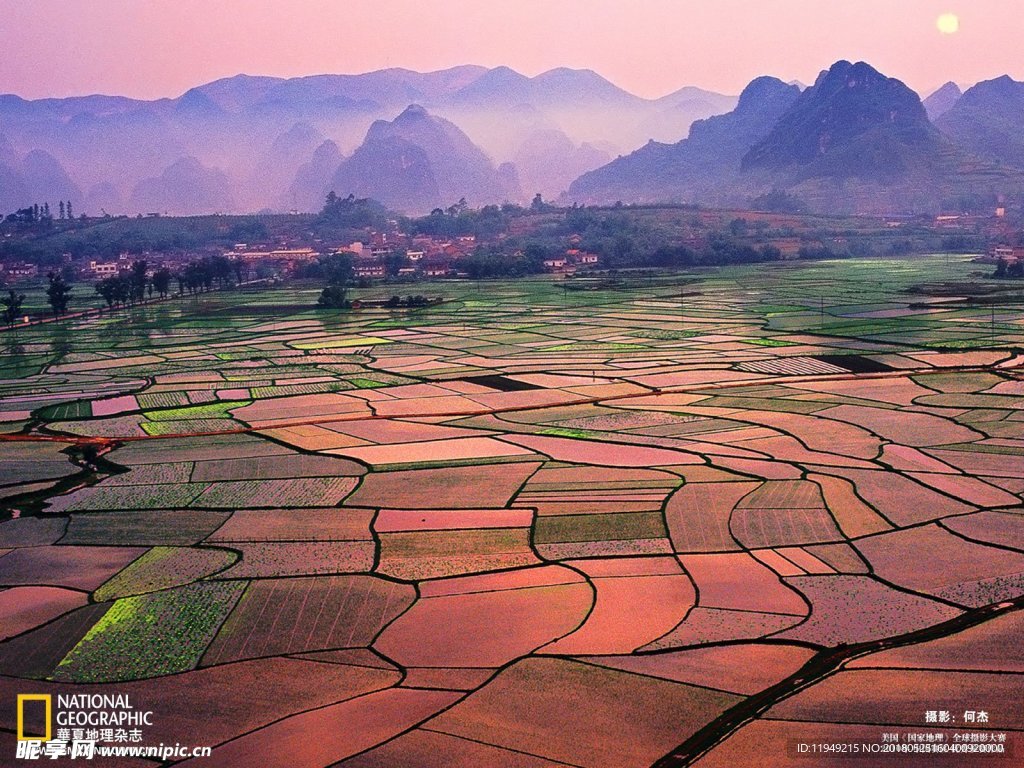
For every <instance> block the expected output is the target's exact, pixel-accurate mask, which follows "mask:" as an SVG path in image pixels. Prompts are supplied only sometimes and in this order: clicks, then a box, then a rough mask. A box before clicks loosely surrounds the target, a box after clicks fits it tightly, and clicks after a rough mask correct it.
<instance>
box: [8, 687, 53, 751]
mask: <svg viewBox="0 0 1024 768" xmlns="http://www.w3.org/2000/svg"><path fill="white" fill-rule="evenodd" d="M26 701H41V702H43V703H44V704H46V736H44V737H42V738H40V737H39V736H26V735H25V733H24V731H25V702H26ZM52 712H53V696H52V695H51V694H49V693H19V694H18V733H17V735H18V741H49V740H50V720H51V717H50V716H51V713H52Z"/></svg>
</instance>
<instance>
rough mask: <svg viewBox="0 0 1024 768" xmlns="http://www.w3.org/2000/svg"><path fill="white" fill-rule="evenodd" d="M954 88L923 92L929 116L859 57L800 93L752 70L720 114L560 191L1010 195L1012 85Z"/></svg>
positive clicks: (725, 196) (837, 198)
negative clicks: (730, 105)
mask: <svg viewBox="0 0 1024 768" xmlns="http://www.w3.org/2000/svg"><path fill="white" fill-rule="evenodd" d="M953 89H956V91H955V92H954V90H953ZM958 93H959V89H958V88H956V86H953V88H950V87H949V86H945V87H944V88H943V89H940V91H939V92H937V93H936V94H935V95H934V97H933V98H932V99H930V101H931V106H932V109H933V110H934V113H935V114H937V115H939V116H938V117H937V123H936V124H933V123H932V122H931V121H930V120H929V118H928V113H927V111H926V107H925V105H924V104H923V103H922V102H921V99H920V98H919V97H918V95H917V94H916V93H914V92H913V91H912V90H910V89H909V88H908V87H907V86H906V85H904V84H903V83H902V82H900V81H899V80H896V79H894V78H890V77H886V76H885V75H883V74H881V73H879V72H878V71H877V70H875V69H874V68H873V67H871V66H870V65H868V64H866V63H864V62H858V63H851V62H848V61H839V62H836V63H835V64H834V65H833V66H832V67H830V68H829V69H828V70H826V71H824V72H822V73H821V75H820V76H819V77H818V79H817V81H816V82H815V83H814V85H813V86H811V87H809V88H807V89H805V90H803V91H802V92H800V91H799V90H798V88H797V87H795V86H786V85H785V84H783V83H782V82H781V81H778V80H775V79H773V78H758V79H757V80H755V81H754V82H752V83H751V84H750V86H748V87H747V89H746V90H745V91H744V92H743V94H742V95H741V97H740V100H739V104H738V105H737V107H736V109H735V110H733V111H732V112H730V113H728V114H726V115H721V116H718V117H712V118H710V119H707V120H703V121H698V122H696V123H694V124H693V126H692V127H691V129H690V135H689V137H688V138H686V139H684V140H682V141H680V142H677V143H675V144H672V145H664V144H657V143H651V144H648V145H647V146H645V147H642V148H641V149H638V150H636V151H635V152H633V153H632V154H630V155H628V156H626V157H623V158H619V159H618V160H616V161H614V162H612V163H611V164H609V165H607V166H604V167H602V168H599V169H596V170H594V171H592V172H590V173H587V174H584V175H583V176H582V177H580V178H579V179H577V180H576V181H575V182H574V183H573V184H572V185H571V187H570V189H569V192H568V193H567V195H566V196H565V198H564V199H565V201H566V202H580V203H604V204H608V203H613V202H616V201H623V202H631V201H641V202H648V201H658V200H664V201H679V202H704V203H718V204H736V205H744V204H747V203H749V201H750V200H751V199H752V198H756V197H760V196H762V195H765V194H766V193H768V192H771V191H773V190H783V191H786V192H788V193H790V194H791V195H794V196H796V197H797V198H799V199H800V200H802V201H803V202H805V203H806V204H807V205H808V206H809V207H810V208H811V209H812V210H819V211H829V212H842V213H869V212H870V213H883V212H921V211H937V210H941V209H943V208H948V207H956V208H965V207H966V208H979V209H982V208H986V207H988V208H989V209H994V207H995V205H996V201H998V200H1006V199H1014V200H1017V201H1018V202H1019V201H1020V200H1021V199H1022V196H1024V151H1022V150H1024V141H1022V139H1021V134H1020V131H1019V126H1020V124H1021V120H1022V119H1024V84H1021V83H1016V82H1014V81H1013V80H1010V79H1009V78H1000V79H999V80H995V81H990V82H988V83H979V84H978V85H976V86H974V87H973V88H971V89H969V90H968V91H967V92H966V93H964V94H962V95H960V96H957V94H958ZM1014 126H1017V128H1015V127H1014Z"/></svg>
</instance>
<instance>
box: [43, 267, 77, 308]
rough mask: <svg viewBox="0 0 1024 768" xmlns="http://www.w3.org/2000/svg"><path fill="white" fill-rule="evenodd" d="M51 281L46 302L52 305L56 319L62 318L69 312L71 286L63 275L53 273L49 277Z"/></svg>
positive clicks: (47, 289)
mask: <svg viewBox="0 0 1024 768" xmlns="http://www.w3.org/2000/svg"><path fill="white" fill-rule="evenodd" d="M47 279H48V280H49V281H50V282H49V285H48V286H47V288H46V300H47V301H48V302H49V303H50V308H51V309H52V310H53V316H54V317H60V316H61V315H63V314H64V313H65V312H67V311H68V302H69V301H70V300H71V286H70V285H68V283H67V281H66V280H65V279H64V277H63V275H60V274H58V273H56V272H51V273H50V274H49V275H47Z"/></svg>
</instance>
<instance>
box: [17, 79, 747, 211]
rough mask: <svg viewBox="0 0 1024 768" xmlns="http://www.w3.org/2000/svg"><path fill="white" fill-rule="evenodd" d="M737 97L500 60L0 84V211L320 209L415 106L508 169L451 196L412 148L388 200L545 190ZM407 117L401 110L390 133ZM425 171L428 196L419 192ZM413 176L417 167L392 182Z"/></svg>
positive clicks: (401, 146)
mask: <svg viewBox="0 0 1024 768" xmlns="http://www.w3.org/2000/svg"><path fill="white" fill-rule="evenodd" d="M734 104H735V98H734V97H730V96H725V95H722V94H718V93H712V92H710V91H704V90H701V89H699V88H692V87H688V88H684V89H682V90H680V91H678V92H677V93H673V94H670V95H669V96H666V97H664V98H662V99H653V100H651V99H642V98H639V97H637V96H634V95H633V94H630V93H628V92H626V91H624V90H622V89H621V88H618V87H617V86H615V85H613V84H612V83H610V82H608V81H607V80H605V79H604V78H602V77H601V76H600V75H597V74H596V73H594V72H591V71H589V70H573V69H555V70H552V71H550V72H545V73H543V74H541V75H538V76H536V77H526V76H525V75H522V74H519V73H518V72H515V71H513V70H511V69H509V68H507V67H498V68H495V69H488V68H485V67H477V66H463V67H455V68H453V69H447V70H443V71H439V72H427V73H420V72H413V71H410V70H405V69H386V70H381V71H378V72H370V73H366V74H359V75H317V76H312V77H299V78H292V79H284V78H276V77H253V76H249V75H238V76H235V77H230V78H226V79H223V80H217V81H215V82H212V83H207V84H206V85H201V86H198V87H196V88H193V89H191V90H189V91H187V92H186V93H184V94H183V95H181V96H180V97H178V98H175V99H158V100H155V101H142V100H137V99H129V98H123V97H118V96H86V97H75V98H66V99H40V100H34V101H29V100H25V99H22V98H20V97H18V96H13V95H6V96H0V211H2V212H8V211H10V210H13V209H14V208H15V207H18V206H21V205H27V204H29V203H32V202H41V201H45V200H50V201H54V202H55V201H56V200H57V199H67V198H70V199H73V200H74V201H75V208H76V210H77V211H83V212H89V213H92V214H99V213H101V212H102V211H108V212H110V213H138V212H142V213H146V212H150V211H154V212H168V213H172V214H188V213H197V212H209V209H207V208H206V207H205V206H209V205H214V204H215V205H217V206H218V207H217V208H216V210H221V211H227V212H233V211H258V210H263V209H266V210H290V209H293V208H294V209H299V210H313V209H317V208H319V206H320V205H321V203H322V195H321V192H323V188H324V186H325V185H329V184H330V183H331V180H332V179H333V178H335V177H336V176H337V179H338V182H339V183H341V182H345V183H348V184H349V185H350V186H352V190H355V189H370V188H375V189H379V188H380V185H381V184H384V185H385V186H386V184H387V174H386V173H383V171H381V170H380V169H374V170H375V173H376V176H373V175H366V176H365V177H364V178H359V179H356V178H355V177H354V176H353V173H354V172H355V169H357V168H359V167H360V163H364V164H366V163H369V164H370V165H373V164H375V163H377V162H379V161H381V160H382V159H383V158H384V157H385V155H387V162H388V163H391V166H390V167H392V169H394V163H398V165H399V166H400V165H401V164H402V163H404V162H412V161H413V160H416V159H417V158H418V157H419V155H418V153H417V152H416V151H415V150H413V149H411V148H410V147H409V146H408V144H407V143H403V142H401V141H398V140H397V139H396V138H395V137H394V136H392V138H391V139H390V140H389V141H388V142H382V136H381V131H382V130H383V128H382V127H381V123H380V122H379V121H384V122H391V123H392V124H394V122H395V121H396V118H398V117H399V116H400V115H402V114H403V113H404V112H405V111H406V109H407V108H408V107H409V106H410V105H416V106H418V107H422V108H424V109H426V110H427V111H428V112H429V114H430V115H431V116H433V117H436V118H439V119H444V120H447V121H448V123H447V124H446V125H448V126H452V125H457V126H458V129H457V130H458V131H459V133H460V134H463V135H462V136H460V137H455V138H452V136H453V134H451V131H450V129H447V130H448V132H449V138H451V139H452V140H453V141H454V148H455V149H456V150H457V151H458V152H460V153H465V156H464V157H460V162H461V165H462V167H463V168H464V169H468V168H470V167H474V166H480V163H481V157H480V153H481V152H483V153H486V156H487V157H486V162H487V163H489V164H490V165H492V166H494V169H497V168H498V167H501V166H502V165H503V164H505V163H509V162H517V165H518V166H519V167H517V168H516V169H515V172H514V173H513V169H511V168H508V167H506V168H504V170H503V171H502V174H503V176H502V178H501V180H499V181H498V182H494V183H491V182H488V183H482V182H480V179H481V178H482V177H481V175H480V173H477V172H474V173H471V174H470V177H472V178H473V179H475V181H473V183H471V184H470V185H469V186H468V187H467V188H466V189H465V190H459V193H458V194H455V197H454V199H449V198H450V196H451V195H452V194H454V191H453V189H452V187H451V184H449V183H448V179H447V178H446V175H447V173H448V170H449V169H447V168H443V167H440V166H438V163H439V162H440V161H441V160H442V159H443V158H444V155H443V153H438V152H435V151H433V149H432V148H431V147H425V146H420V147H419V148H420V149H423V150H425V154H426V155H427V157H428V164H429V165H430V169H429V170H424V178H423V179H421V182H423V183H422V184H419V183H418V184H417V190H418V191H416V192H415V194H412V190H411V189H410V190H406V191H403V192H401V193H399V192H396V193H395V194H393V195H390V197H391V198H392V199H394V200H396V201H404V202H403V204H406V203H409V202H411V201H413V200H415V201H416V204H417V205H420V204H425V203H426V202H427V201H428V200H430V201H434V200H437V201H438V202H439V203H443V204H444V205H450V204H451V203H453V202H455V201H457V200H458V199H459V198H461V197H466V198H467V200H468V201H469V202H470V204H473V205H481V204H484V203H488V202H502V201H503V200H505V199H509V200H514V201H516V202H521V201H523V200H528V199H529V198H531V197H532V196H533V194H535V193H536V192H542V193H543V194H544V195H545V196H547V197H555V196H557V195H558V194H559V193H561V192H563V191H565V190H566V189H567V188H568V185H569V183H570V182H571V181H572V180H573V179H575V178H576V177H577V176H579V175H580V174H581V173H583V172H585V171H587V170H590V169H592V168H595V167H597V166H599V165H601V164H603V163H605V162H607V161H608V160H609V159H610V158H611V157H613V156H614V155H615V154H618V153H620V152H623V151H630V150H632V149H635V148H636V147H638V146H640V145H641V144H643V143H644V142H645V141H647V140H648V139H649V138H652V137H653V138H659V139H662V140H665V139H668V140H674V139H678V138H682V137H683V136H685V135H686V132H687V130H688V129H689V126H690V123H692V122H693V121H694V120H696V119H699V118H703V117H707V116H709V115H712V114H716V113H719V112H724V111H728V110H729V109H731V108H732V106H733V105H734ZM408 122H411V121H407V120H402V121H401V122H398V125H397V127H395V128H394V129H393V130H392V133H395V132H396V131H398V129H399V128H401V127H402V126H403V125H406V124H407V123H408ZM433 124H434V125H435V126H437V125H441V124H440V123H433ZM424 125H426V123H424ZM466 137H468V138H466ZM435 138H436V137H435ZM424 140H426V139H424ZM404 141H405V142H408V141H410V139H409V137H405V139H404ZM412 141H413V143H415V141H416V140H415V139H413V140H412ZM328 142H329V143H328ZM467 142H468V143H467ZM385 143H387V144H388V145H389V146H390V148H391V151H392V152H393V154H387V151H386V148H385V146H384V144H385ZM469 144H473V145H475V147H470V146H469ZM368 145H372V146H368ZM417 146H419V145H417ZM382 153H383V154H382ZM339 155H340V157H339ZM471 155H472V157H470V156H471ZM420 159H422V158H420ZM342 161H344V168H342V165H343V162H342ZM327 166H333V167H327ZM364 167H365V166H364ZM429 176H433V177H434V178H435V182H436V183H437V184H438V188H437V195H439V196H440V197H439V198H435V197H434V196H432V194H426V190H427V187H429V182H428V181H427V180H426V177H429ZM411 177H412V171H410V172H409V173H406V174H405V178H404V179H403V182H405V183H409V182H411ZM463 178H464V177H462V176H457V177H456V178H455V180H462V179H463ZM465 178H468V177H465ZM514 178H518V183H514V181H513V179H514ZM356 181H358V182H359V183H356ZM424 184H426V185H427V186H423V185H424ZM374 185H376V186H374ZM352 190H350V191H352ZM406 192H409V194H412V197H408V196H407V195H406ZM340 193H341V190H339V194H340ZM503 195H509V197H508V198H505V197H502V196H503ZM140 206H141V207H140ZM408 210H409V211H410V212H420V210H419V209H418V208H415V207H414V208H410V209H408Z"/></svg>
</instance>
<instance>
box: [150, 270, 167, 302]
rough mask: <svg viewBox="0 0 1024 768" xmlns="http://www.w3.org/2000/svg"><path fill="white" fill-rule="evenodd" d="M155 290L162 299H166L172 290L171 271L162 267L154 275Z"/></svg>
mask: <svg viewBox="0 0 1024 768" xmlns="http://www.w3.org/2000/svg"><path fill="white" fill-rule="evenodd" d="M153 288H154V289H156V292H157V293H158V294H160V298H161V299H163V298H166V297H167V293H168V291H169V290H170V288H171V271H170V270H169V269H167V268H166V267H162V268H160V269H158V270H156V271H155V272H154V273H153Z"/></svg>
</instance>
